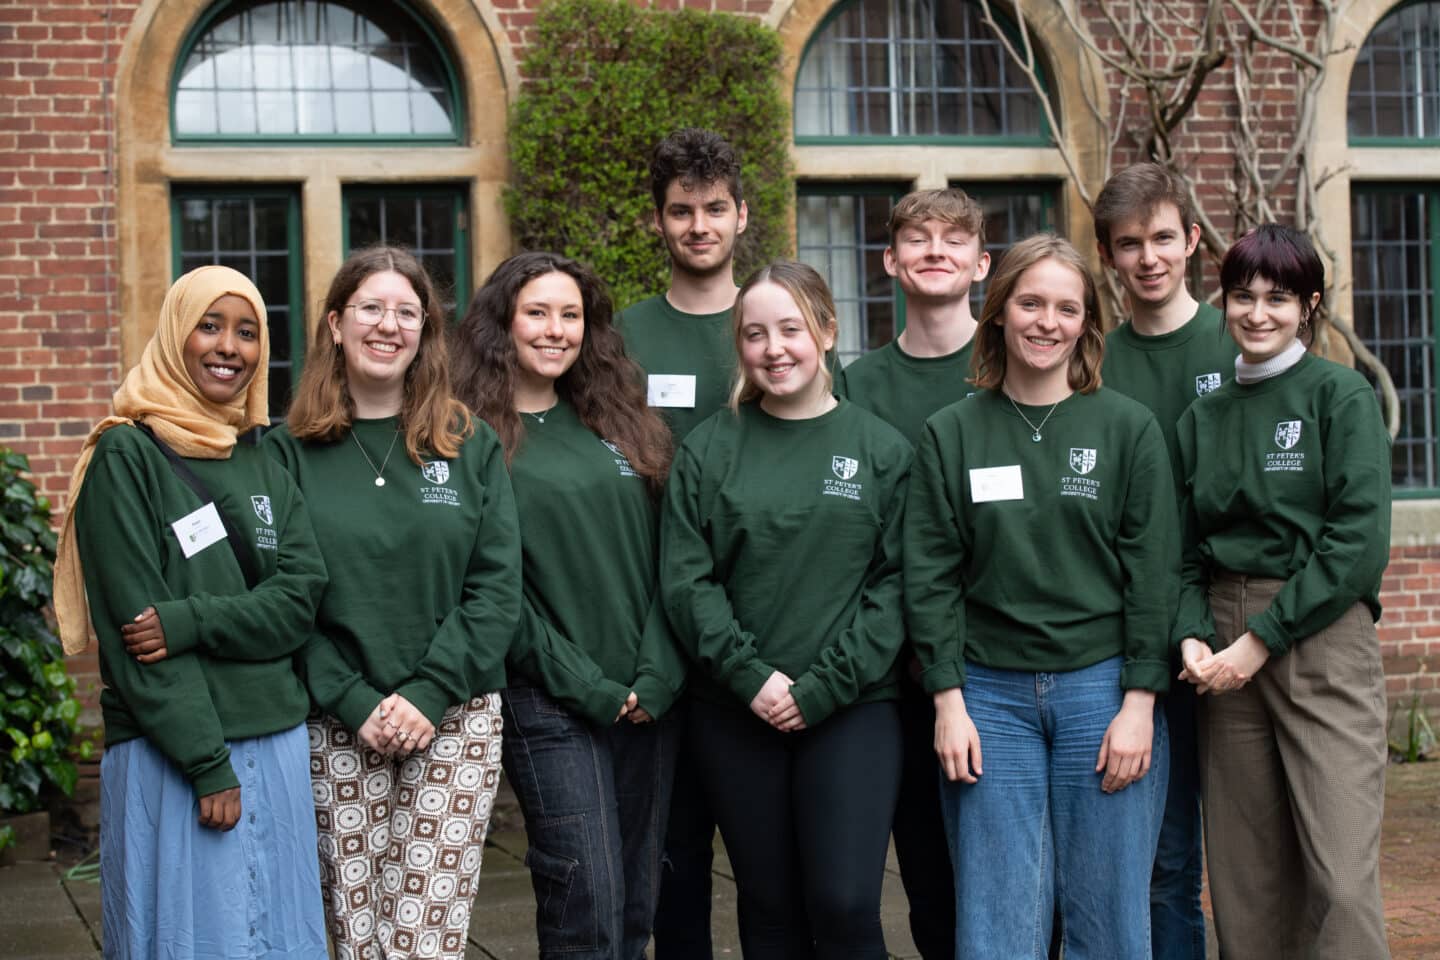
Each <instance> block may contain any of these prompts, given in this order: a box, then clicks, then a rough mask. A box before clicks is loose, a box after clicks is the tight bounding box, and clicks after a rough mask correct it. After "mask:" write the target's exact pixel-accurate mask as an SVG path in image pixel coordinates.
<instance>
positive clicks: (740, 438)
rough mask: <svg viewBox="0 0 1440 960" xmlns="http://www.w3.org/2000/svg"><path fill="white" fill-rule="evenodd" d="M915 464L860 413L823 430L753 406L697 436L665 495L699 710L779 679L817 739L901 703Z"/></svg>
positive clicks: (664, 563) (885, 429) (665, 590)
mask: <svg viewBox="0 0 1440 960" xmlns="http://www.w3.org/2000/svg"><path fill="white" fill-rule="evenodd" d="M910 456H911V454H910V446H909V444H907V443H906V442H905V439H904V438H903V437H901V436H900V435H899V434H898V433H896V432H895V430H894V429H892V428H891V427H890V426H889V425H887V424H886V423H885V422H884V421H882V420H880V419H879V418H878V417H876V416H874V415H873V414H870V413H867V412H866V411H864V410H862V409H861V408H859V407H857V406H856V405H854V404H853V403H850V402H849V401H848V400H841V401H840V402H839V406H837V407H836V408H835V409H833V410H831V411H829V412H828V413H825V414H822V415H821V416H819V417H815V418H813V419H810V420H781V419H778V418H775V417H772V416H770V415H769V414H767V413H765V412H764V411H763V410H761V409H760V406H759V404H758V403H748V404H745V405H744V406H742V407H741V408H740V412H739V414H738V415H737V414H734V413H731V412H730V411H729V410H722V411H721V412H719V413H717V414H715V415H714V416H713V417H711V418H710V419H709V420H707V421H705V422H704V423H703V424H701V425H700V426H699V427H697V428H696V429H695V430H694V431H693V432H692V433H691V434H690V436H689V437H688V438H686V441H685V443H684V444H683V445H682V446H681V448H680V450H679V451H678V453H677V454H676V457H675V466H674V468H673V469H672V470H671V472H670V481H669V484H668V485H667V487H666V491H665V508H664V523H663V525H662V531H661V538H660V570H661V579H660V592H661V595H662V597H663V598H664V602H665V611H666V613H667V614H669V617H670V622H671V623H672V624H674V626H675V631H676V633H677V634H678V635H679V637H680V641H681V643H682V644H683V645H684V646H685V647H686V649H687V651H688V652H689V654H690V656H691V658H692V659H693V660H695V661H696V663H697V664H698V665H699V667H700V670H699V671H696V672H695V673H693V674H692V677H691V682H692V686H693V688H694V689H695V694H696V696H699V697H703V698H705V699H709V700H711V701H714V702H719V703H733V704H736V705H738V706H742V707H743V708H747V709H748V707H749V705H750V701H751V700H753V699H754V698H755V695H756V694H757V693H759V692H760V688H761V686H763V685H764V683H765V681H766V680H767V679H769V677H770V674H771V673H773V672H774V671H776V670H779V671H782V672H783V673H785V674H786V675H787V676H789V677H790V679H792V680H793V681H795V685H794V686H793V687H791V693H792V694H793V695H794V697H795V701H796V703H798V704H799V706H800V712H801V713H802V714H803V715H804V717H805V722H806V723H807V724H808V725H810V726H814V725H816V724H818V723H820V722H821V721H823V720H824V719H825V718H826V717H828V716H829V715H830V714H831V713H833V712H835V711H836V710H838V709H840V708H842V707H845V706H848V705H850V704H852V703H857V702H862V701H869V700H881V699H893V698H894V697H895V696H896V695H897V687H896V673H895V658H896V654H897V652H898V651H899V649H900V641H901V637H902V633H903V630H902V622H901V614H900V531H901V524H902V519H903V515H904V501H905V488H906V478H907V475H908V471H909V467H910Z"/></svg>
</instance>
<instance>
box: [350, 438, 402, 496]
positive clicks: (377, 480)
mask: <svg viewBox="0 0 1440 960" xmlns="http://www.w3.org/2000/svg"><path fill="white" fill-rule="evenodd" d="M350 439H351V440H354V441H355V446H357V447H359V448H360V456H362V457H364V458H365V462H366V463H368V464H370V469H371V470H375V461H374V460H371V459H370V454H368V453H366V452H365V445H364V444H363V443H361V442H360V438H359V437H357V436H355V431H354V430H351V431H350ZM399 439H400V431H399V430H396V431H395V435H394V436H393V437H391V438H390V449H389V450H386V451H385V459H384V460H382V461H380V469H379V470H375V486H377V487H383V486H385V478H384V477H382V476H381V474H382V473H384V472H385V464H387V463H389V462H390V454H392V453H394V452H395V441H396V440H399Z"/></svg>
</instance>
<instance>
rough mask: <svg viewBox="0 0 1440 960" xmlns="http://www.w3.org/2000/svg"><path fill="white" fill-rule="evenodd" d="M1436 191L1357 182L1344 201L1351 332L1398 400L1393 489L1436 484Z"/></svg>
mask: <svg viewBox="0 0 1440 960" xmlns="http://www.w3.org/2000/svg"><path fill="white" fill-rule="evenodd" d="M1437 208H1440V196H1437V195H1436V192H1435V191H1434V190H1429V189H1424V188H1417V189H1415V190H1413V191H1412V190H1404V189H1395V188H1373V189H1367V188H1365V187H1356V189H1355V191H1354V194H1353V195H1352V197H1351V201H1350V236H1351V243H1352V247H1351V263H1352V265H1353V268H1354V271H1355V299H1354V303H1355V318H1354V327H1355V333H1356V335H1357V336H1359V337H1360V339H1361V340H1362V341H1363V342H1364V343H1365V345H1366V346H1367V347H1369V348H1370V350H1371V351H1372V352H1373V353H1374V354H1375V355H1376V356H1377V357H1379V358H1380V361H1381V362H1382V363H1384V364H1385V366H1386V368H1387V369H1388V370H1389V371H1390V376H1391V377H1392V378H1393V379H1394V381H1395V389H1396V392H1397V393H1398V394H1399V399H1400V436H1399V437H1397V438H1396V439H1395V443H1394V446H1393V447H1392V448H1391V456H1390V462H1391V481H1392V483H1393V484H1394V486H1395V488H1396V489H1401V488H1405V487H1408V488H1412V489H1434V488H1436V487H1440V477H1437V475H1436V457H1435V453H1436V450H1435V447H1436V443H1435V441H1436V432H1437V431H1436V423H1435V411H1436V407H1435V404H1436V395H1435V324H1436V311H1437V306H1436V299H1435V277H1434V276H1433V274H1432V269H1431V265H1432V264H1433V263H1434V259H1433V258H1434V253H1435V243H1436V232H1437V229H1440V226H1437V224H1436V222H1435V211H1436V209H1437Z"/></svg>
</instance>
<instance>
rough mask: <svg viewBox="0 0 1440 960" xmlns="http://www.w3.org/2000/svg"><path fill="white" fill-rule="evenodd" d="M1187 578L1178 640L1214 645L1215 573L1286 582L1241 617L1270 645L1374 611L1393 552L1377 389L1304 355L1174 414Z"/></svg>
mask: <svg viewBox="0 0 1440 960" xmlns="http://www.w3.org/2000/svg"><path fill="white" fill-rule="evenodd" d="M1178 434H1179V440H1180V463H1181V484H1182V487H1183V491H1184V516H1185V536H1184V545H1185V561H1184V566H1183V579H1184V587H1183V591H1182V593H1181V603H1180V616H1179V618H1178V619H1177V622H1176V628H1175V639H1176V641H1177V642H1178V641H1179V640H1183V639H1184V638H1186V637H1195V638H1197V639H1200V640H1205V641H1213V640H1214V639H1215V622H1214V619H1213V618H1212V617H1211V614H1210V606H1209V603H1208V600H1207V596H1206V593H1207V587H1208V584H1209V580H1210V576H1211V574H1213V573H1214V572H1215V571H1217V570H1228V571H1230V572H1233V573H1243V574H1248V575H1250V576H1258V577H1274V578H1277V579H1281V580H1285V581H1287V582H1286V584H1285V586H1284V588H1283V589H1281V591H1280V592H1279V593H1278V594H1276V596H1275V599H1274V600H1273V601H1271V603H1270V606H1269V607H1268V608H1266V609H1265V610H1264V611H1262V612H1260V613H1258V614H1255V615H1254V616H1252V617H1250V618H1249V619H1248V620H1247V621H1246V626H1247V627H1248V628H1249V629H1250V630H1251V631H1252V632H1253V633H1254V634H1255V635H1256V636H1257V637H1259V638H1260V639H1261V640H1262V641H1264V643H1265V646H1266V647H1268V648H1269V649H1270V651H1271V652H1272V653H1274V654H1282V653H1285V652H1286V651H1287V650H1289V649H1290V648H1291V647H1292V646H1294V645H1295V644H1296V643H1297V642H1299V641H1300V640H1303V639H1304V638H1305V637H1308V636H1311V635H1312V634H1315V633H1317V632H1319V631H1320V630H1323V629H1324V628H1325V627H1328V626H1329V625H1330V624H1332V623H1334V622H1335V621H1336V620H1338V619H1339V618H1340V615H1341V614H1343V613H1344V612H1345V611H1346V610H1348V609H1349V608H1350V607H1351V606H1352V605H1353V604H1354V603H1355V602H1356V601H1364V603H1365V604H1366V605H1367V606H1368V607H1369V608H1370V612H1371V613H1372V614H1373V615H1374V616H1375V618H1376V619H1377V620H1378V619H1379V618H1380V575H1381V574H1382V573H1383V572H1384V570H1385V565H1386V563H1388V562H1389V559H1390V442H1389V441H1390V437H1389V434H1388V433H1387V432H1386V430H1385V424H1384V423H1383V422H1382V420H1381V417H1380V405H1379V404H1378V403H1377V402H1376V400H1375V391H1374V388H1372V387H1371V386H1370V384H1369V382H1368V381H1366V379H1365V378H1364V377H1363V376H1361V375H1360V374H1359V373H1357V372H1355V371H1354V370H1351V369H1350V368H1348V367H1342V366H1340V365H1339V364H1335V363H1331V362H1330V361H1328V360H1322V359H1320V358H1319V357H1315V356H1312V355H1310V354H1306V355H1305V356H1304V357H1302V358H1301V359H1300V362H1299V363H1297V364H1296V365H1295V366H1293V367H1291V368H1290V369H1289V370H1287V371H1285V372H1284V373H1282V374H1280V375H1278V376H1275V377H1272V378H1270V379H1268V380H1262V381H1260V382H1259V383H1252V384H1240V383H1236V382H1234V381H1231V382H1230V383H1227V384H1225V385H1224V386H1223V387H1221V388H1220V389H1219V390H1217V391H1216V392H1215V393H1213V394H1209V395H1207V396H1206V397H1204V398H1202V399H1200V400H1197V401H1196V402H1195V403H1194V404H1192V405H1191V406H1190V409H1189V410H1187V411H1186V412H1185V415H1184V416H1182V417H1181V418H1180V425H1179V428H1178Z"/></svg>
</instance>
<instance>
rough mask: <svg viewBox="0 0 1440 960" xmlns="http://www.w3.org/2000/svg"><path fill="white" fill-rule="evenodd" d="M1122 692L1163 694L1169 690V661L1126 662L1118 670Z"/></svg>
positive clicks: (1167, 659)
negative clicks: (1151, 691) (1139, 691)
mask: <svg viewBox="0 0 1440 960" xmlns="http://www.w3.org/2000/svg"><path fill="white" fill-rule="evenodd" d="M1120 688H1121V689H1122V690H1154V691H1155V692H1156V693H1164V692H1165V691H1167V690H1169V689H1170V660H1169V658H1168V657H1167V658H1166V659H1164V660H1126V661H1125V665H1124V666H1123V667H1121V668H1120Z"/></svg>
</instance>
